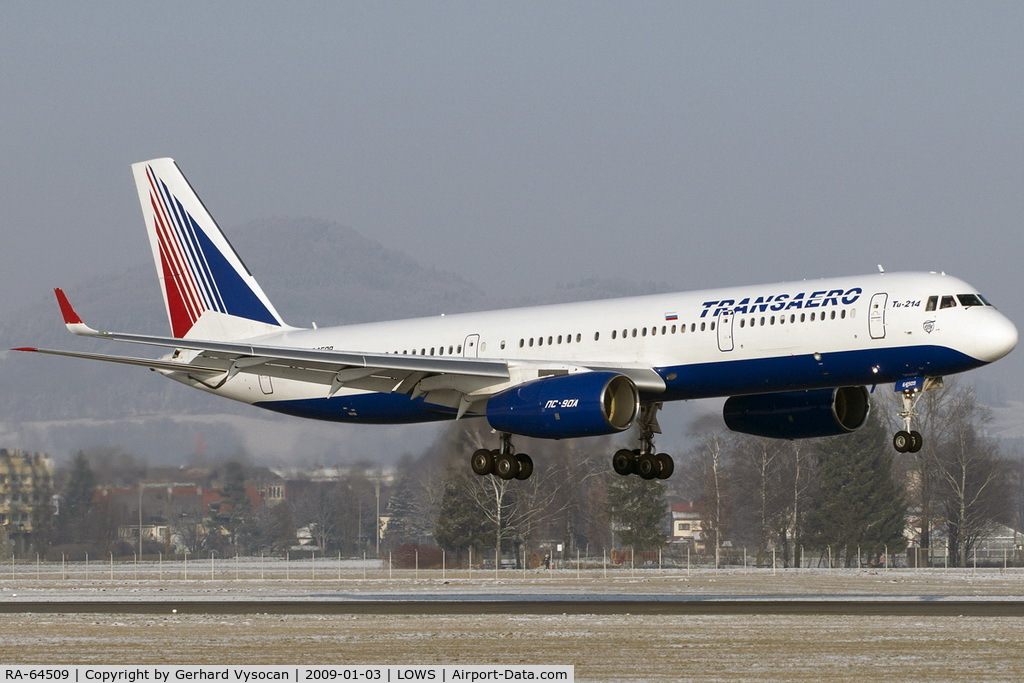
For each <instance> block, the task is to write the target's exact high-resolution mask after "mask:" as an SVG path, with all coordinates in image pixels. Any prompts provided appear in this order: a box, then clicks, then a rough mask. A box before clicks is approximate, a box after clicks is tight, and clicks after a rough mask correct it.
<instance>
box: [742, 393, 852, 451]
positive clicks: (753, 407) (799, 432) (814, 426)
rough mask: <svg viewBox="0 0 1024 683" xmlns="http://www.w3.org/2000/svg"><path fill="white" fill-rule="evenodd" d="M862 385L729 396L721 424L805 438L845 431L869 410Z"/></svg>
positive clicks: (749, 431) (748, 431) (761, 433)
mask: <svg viewBox="0 0 1024 683" xmlns="http://www.w3.org/2000/svg"><path fill="white" fill-rule="evenodd" d="M870 407H871V406H870V401H869V400H868V391H867V389H865V388H864V387H840V388H838V389H812V390H809V391H786V392H782V393H778V394H755V395H752V396H732V397H730V398H729V399H728V400H727V401H726V402H725V408H724V410H723V417H724V418H725V425H726V426H727V427H728V428H729V429H731V430H732V431H734V432H741V433H743V434H753V435H754V436H767V437H771V438H774V439H806V438H810V437H816V436H835V435H836V434H846V433H848V432H852V431H855V430H857V429H860V428H861V427H863V426H864V423H865V422H866V421H867V419H868V412H869V410H870Z"/></svg>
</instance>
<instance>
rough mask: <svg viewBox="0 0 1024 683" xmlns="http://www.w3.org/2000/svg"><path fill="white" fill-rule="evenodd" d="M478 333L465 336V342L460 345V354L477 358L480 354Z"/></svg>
mask: <svg viewBox="0 0 1024 683" xmlns="http://www.w3.org/2000/svg"><path fill="white" fill-rule="evenodd" d="M479 347H480V335H479V334H471V335H469V336H468V337H466V342H465V343H464V344H463V345H462V355H463V356H464V357H466V358H477V357H479V356H480V348H479Z"/></svg>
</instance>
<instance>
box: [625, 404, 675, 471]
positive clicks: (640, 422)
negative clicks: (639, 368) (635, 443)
mask: <svg viewBox="0 0 1024 683" xmlns="http://www.w3.org/2000/svg"><path fill="white" fill-rule="evenodd" d="M661 406H662V404H661V403H642V404H641V405H640V416H639V417H638V418H637V421H636V424H637V428H638V429H639V430H640V448H638V449H635V450H632V451H631V450H627V449H625V448H624V449H622V450H619V451H616V452H615V455H613V456H612V469H614V470H615V473H616V474H620V475H622V476H626V475H630V474H637V475H639V476H640V478H642V479H668V478H669V477H671V476H672V472H673V471H675V461H674V460H672V456H671V455H669V454H668V453H656V452H655V448H654V435H655V434H661V427H660V426H659V425H658V411H659V410H661Z"/></svg>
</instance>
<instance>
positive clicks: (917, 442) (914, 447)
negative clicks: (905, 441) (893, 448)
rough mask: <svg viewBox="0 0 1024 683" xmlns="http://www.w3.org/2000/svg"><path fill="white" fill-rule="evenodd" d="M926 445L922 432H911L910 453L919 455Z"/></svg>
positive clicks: (908, 450)
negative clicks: (922, 447)
mask: <svg viewBox="0 0 1024 683" xmlns="http://www.w3.org/2000/svg"><path fill="white" fill-rule="evenodd" d="M923 445H924V437H923V436H921V432H916V431H913V430H912V431H911V432H910V447H909V448H908V449H907V452H908V453H917V452H918V451H919V450H921V446H923Z"/></svg>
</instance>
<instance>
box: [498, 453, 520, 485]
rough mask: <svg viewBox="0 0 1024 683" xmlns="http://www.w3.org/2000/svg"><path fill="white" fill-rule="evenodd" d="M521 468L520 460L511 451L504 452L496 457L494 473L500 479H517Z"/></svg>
mask: <svg viewBox="0 0 1024 683" xmlns="http://www.w3.org/2000/svg"><path fill="white" fill-rule="evenodd" d="M519 470H520V467H519V461H518V460H516V456H514V455H512V454H511V453H502V454H501V455H499V456H498V457H496V458H495V459H494V474H495V475H496V476H497V477H498V478H500V479H504V480H506V481H508V480H510V479H515V478H516V476H517V475H518V474H519Z"/></svg>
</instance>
